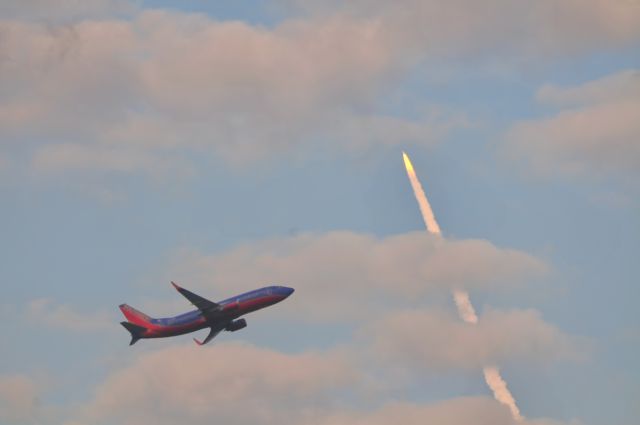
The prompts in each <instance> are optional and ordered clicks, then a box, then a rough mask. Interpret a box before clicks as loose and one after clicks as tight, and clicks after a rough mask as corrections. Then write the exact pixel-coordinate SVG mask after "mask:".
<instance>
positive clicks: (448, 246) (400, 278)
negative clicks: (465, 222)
mask: <svg viewBox="0 0 640 425" xmlns="http://www.w3.org/2000/svg"><path fill="white" fill-rule="evenodd" d="M171 269H172V270H170V273H171V276H174V277H175V278H176V279H178V280H179V281H181V282H183V284H184V285H185V286H187V287H192V288H198V289H205V288H217V290H219V291H220V292H221V294H224V293H234V292H238V291H242V290H248V289H252V288H253V287H255V286H259V285H261V284H264V285H267V284H271V283H277V284H282V285H287V286H292V287H295V288H296V289H297V292H296V294H295V298H296V302H295V303H285V305H283V306H282V307H280V308H279V310H282V311H286V312H289V313H295V314H298V313H301V312H304V317H308V318H310V319H323V320H338V319H343V318H345V317H353V316H361V315H362V314H367V315H369V314H373V313H379V309H385V308H389V303H391V304H393V301H394V300H395V301H397V300H399V299H400V300H407V299H415V297H421V296H423V295H425V294H429V293H430V294H433V293H438V292H440V293H448V291H449V290H450V289H451V288H452V287H458V286H461V287H467V288H470V289H481V290H504V289H509V288H514V287H516V286H518V285H522V284H523V283H524V282H526V281H528V280H530V279H535V278H539V277H541V276H542V275H544V274H545V273H546V272H547V270H548V266H547V265H546V264H545V263H544V262H543V261H541V260H540V259H537V258H535V257H533V256H531V255H528V254H526V253H524V252H520V251H516V250H510V249H501V248H497V247H495V246H494V245H492V244H491V243H489V242H487V241H483V240H461V241H455V240H454V241H449V240H442V239H440V238H435V237H433V236H432V235H429V234H427V233H426V232H412V233H407V234H403V235H398V236H391V237H387V238H382V239H378V238H376V237H374V236H371V235H367V234H358V233H353V232H348V231H342V232H330V233H327V234H319V235H316V234H302V235H298V236H295V237H290V238H284V239H275V240H266V241H261V242H256V243H249V244H243V245H240V246H238V247H236V248H233V249H231V250H230V251H227V252H223V253H220V254H217V255H210V256H208V255H202V254H200V253H198V252H191V251H184V252H182V253H181V254H179V255H178V258H177V259H176V260H175V264H174V265H173V266H172V267H171ZM362 297H366V298H367V299H368V300H371V302H373V303H376V302H377V303H378V304H377V305H375V306H371V305H369V306H363V305H359V304H358V303H354V302H353V300H354V299H361V298H362Z"/></svg>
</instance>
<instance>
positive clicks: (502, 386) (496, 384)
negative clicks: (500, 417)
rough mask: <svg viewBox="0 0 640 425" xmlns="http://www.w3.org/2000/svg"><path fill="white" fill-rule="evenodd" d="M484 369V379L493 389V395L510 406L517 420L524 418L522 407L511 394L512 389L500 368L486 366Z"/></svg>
mask: <svg viewBox="0 0 640 425" xmlns="http://www.w3.org/2000/svg"><path fill="white" fill-rule="evenodd" d="M482 371H483V372H484V380H485V381H486V382H487V385H488V386H489V388H491V390H492V391H493V396H494V397H495V398H496V400H498V401H499V402H500V403H502V404H504V405H506V406H508V407H509V410H511V415H512V416H513V418H514V419H515V420H516V421H521V420H523V419H524V418H523V416H522V415H521V414H520V409H518V405H517V404H516V401H515V400H514V398H513V395H511V391H509V388H507V383H506V382H505V381H504V379H502V376H500V370H499V369H498V368H497V367H496V366H485V367H484V368H483V369H482Z"/></svg>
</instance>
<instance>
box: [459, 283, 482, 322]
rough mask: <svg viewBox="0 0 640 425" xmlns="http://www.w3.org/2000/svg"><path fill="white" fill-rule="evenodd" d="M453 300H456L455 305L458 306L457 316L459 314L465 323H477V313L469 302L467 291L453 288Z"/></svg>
mask: <svg viewBox="0 0 640 425" xmlns="http://www.w3.org/2000/svg"><path fill="white" fill-rule="evenodd" d="M453 300H454V301H455V302H456V307H458V316H460V318H461V319H462V320H463V321H464V322H465V323H471V324H473V325H475V324H477V323H478V315H477V314H476V310H475V309H474V308H473V304H471V300H470V299H469V293H468V292H467V291H463V290H462V289H455V290H454V291H453Z"/></svg>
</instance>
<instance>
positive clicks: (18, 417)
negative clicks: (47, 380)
mask: <svg viewBox="0 0 640 425" xmlns="http://www.w3.org/2000/svg"><path fill="white" fill-rule="evenodd" d="M39 393H40V388H38V386H37V385H36V383H35V382H34V381H33V380H32V379H30V378H28V377H26V376H23V375H0V421H2V422H3V423H14V424H18V423H33V421H34V420H35V417H36V414H37V410H38V404H39V402H38V396H39Z"/></svg>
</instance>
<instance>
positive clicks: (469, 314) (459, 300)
mask: <svg viewBox="0 0 640 425" xmlns="http://www.w3.org/2000/svg"><path fill="white" fill-rule="evenodd" d="M402 159H403V160H404V167H405V168H406V170H407V176H409V181H410V182H411V187H412V188H413V193H414V195H415V197H416V200H417V201H418V205H419V206H420V212H421V213H422V219H423V220H424V224H425V225H426V226H427V231H428V232H429V233H431V234H434V235H438V236H442V232H441V231H440V226H439V225H438V222H437V221H436V217H435V215H434V214H433V210H432V209H431V205H430V204H429V200H428V199H427V195H425V194H424V190H423V189H422V185H421V184H420V180H418V176H417V175H416V172H415V170H414V169H413V164H411V160H410V159H409V156H408V155H407V154H406V153H405V152H402ZM453 300H454V301H455V303H456V307H457V309H458V315H459V316H460V318H461V319H462V320H463V321H464V322H465V323H469V324H472V325H475V324H477V323H478V316H477V315H476V311H475V309H474V308H473V304H471V300H470V299H469V293H468V292H467V291H465V290H462V289H455V290H454V291H453ZM482 371H483V373H484V380H485V381H486V383H487V385H488V386H489V388H491V391H493V396H494V397H495V399H496V400H498V401H499V402H500V403H502V404H504V405H506V406H507V407H508V408H509V410H510V411H511V415H512V416H513V418H514V419H515V420H516V421H521V420H522V419H523V417H522V415H521V414H520V409H518V406H517V405H516V401H515V399H514V398H513V395H511V392H510V391H509V388H507V383H506V382H505V381H504V379H502V377H501V376H500V370H499V369H498V368H497V367H495V366H485V367H484V368H483V369H482Z"/></svg>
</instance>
